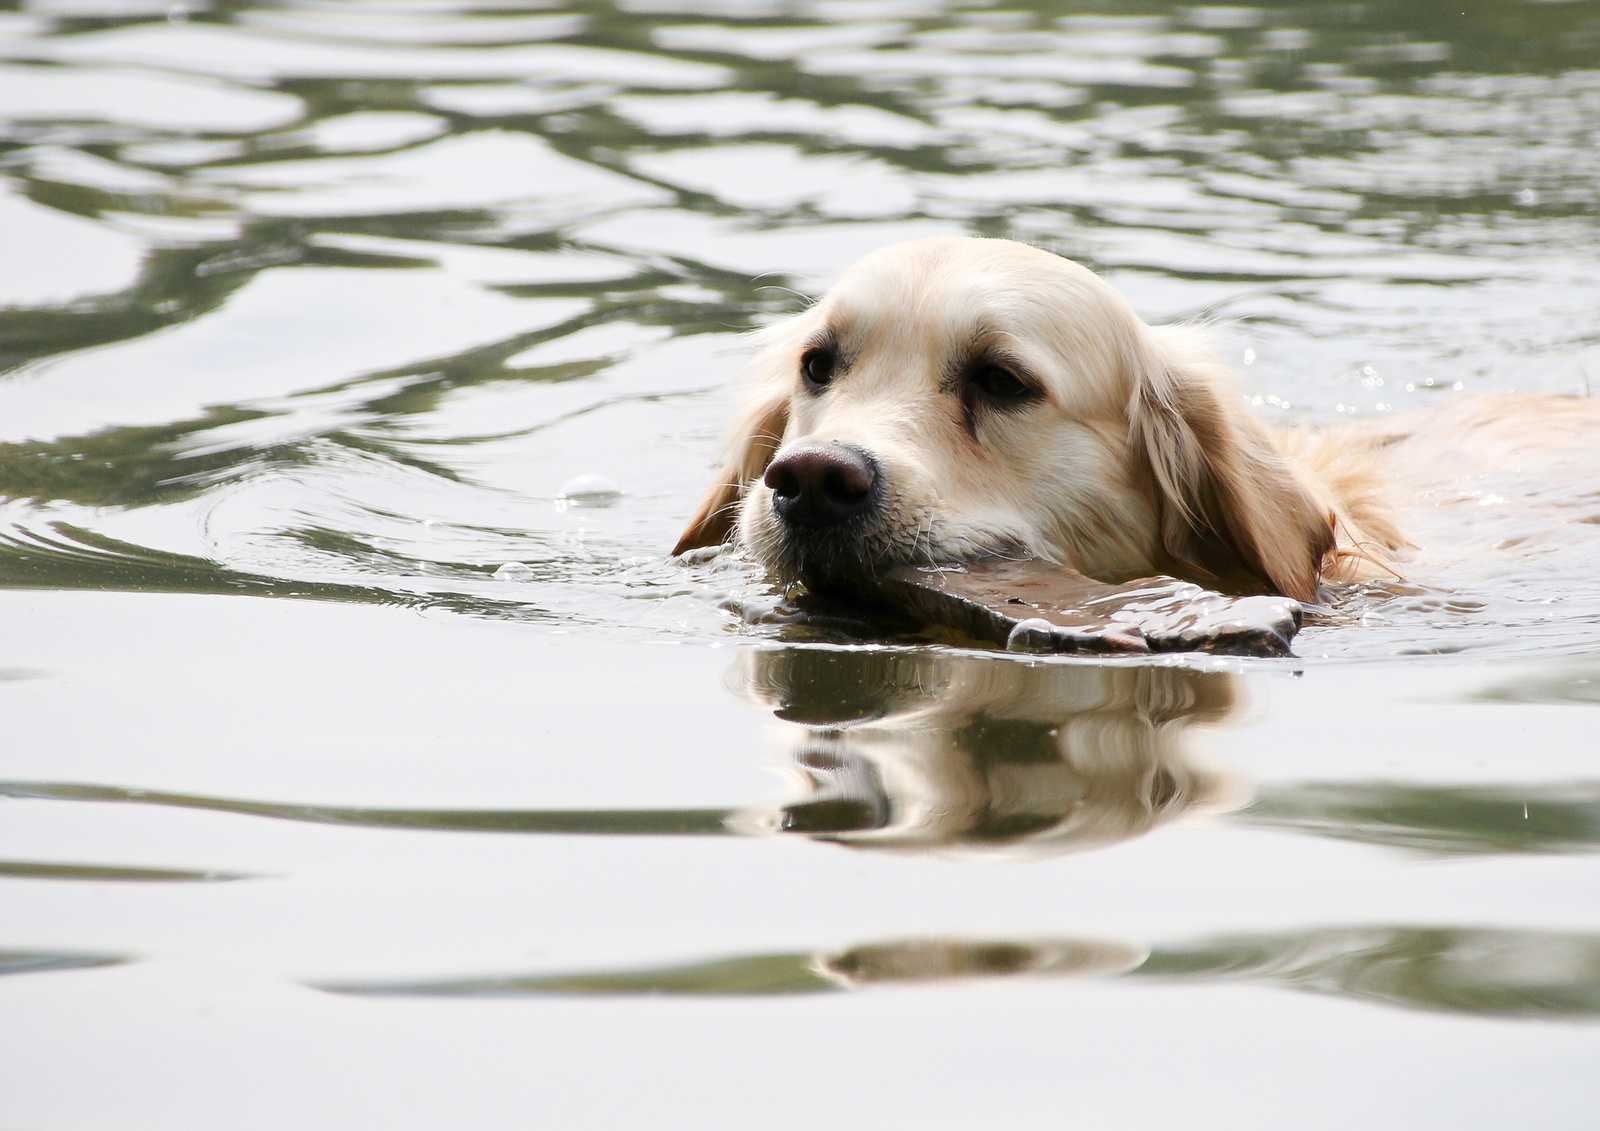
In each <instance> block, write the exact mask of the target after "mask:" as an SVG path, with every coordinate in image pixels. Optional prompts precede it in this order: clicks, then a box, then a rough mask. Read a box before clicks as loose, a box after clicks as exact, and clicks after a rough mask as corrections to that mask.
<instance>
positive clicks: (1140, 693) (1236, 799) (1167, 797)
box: [731, 648, 1245, 858]
mask: <svg viewBox="0 0 1600 1131" xmlns="http://www.w3.org/2000/svg"><path fill="white" fill-rule="evenodd" d="M731 678H732V680H733V682H734V683H735V685H736V690H738V691H739V692H740V693H741V694H743V695H745V696H747V697H749V698H752V699H755V700H757V701H759V702H762V703H765V704H767V705H768V706H770V707H771V708H772V709H773V711H774V713H775V714H776V715H777V716H778V717H779V718H780V719H784V720H786V721H789V722H793V723H797V724H800V725H801V726H802V727H803V728H804V729H803V731H802V732H801V734H800V736H799V739H798V742H797V746H796V749H795V752H794V765H795V769H796V771H797V777H798V779H799V782H800V785H801V788H802V789H803V791H804V793H803V796H801V797H799V798H797V799H796V800H794V801H792V802H790V803H789V804H787V805H784V806H782V807H781V808H778V809H775V810H755V811H747V812H745V813H742V814H740V815H739V816H738V817H736V818H735V821H734V823H735V824H736V826H737V827H739V828H740V829H741V831H746V832H784V833H802V834H805V835H809V836H812V837H816V838H818V839H826V840H836V841H840V842H843V843H847V844H852V845H856V846H859V847H878V848H894V849H907V850H919V851H929V850H931V851H935V852H939V853H942V854H947V855H958V856H991V857H1015V858H1032V857H1043V856H1050V855H1055V854H1059V853H1066V852H1076V851H1082V850H1084V849H1090V848H1097V847H1101V846H1104V845H1109V844H1114V843H1117V842H1118V841H1123V840H1127V839H1130V838H1132V837H1136V836H1139V835H1141V834H1143V833H1145V832H1148V831H1150V830H1151V829H1153V828H1155V827H1157V826H1159V825H1162V824H1166V823H1167V822H1169V821H1172V820H1174V819H1176V818H1178V817H1179V816H1181V815H1183V814H1186V813H1191V812H1195V811H1214V810H1220V809H1226V808H1231V807H1233V806H1235V805H1237V804H1239V803H1241V802H1242V801H1243V800H1244V796H1245V789H1244V786H1243V783H1242V782H1241V780H1240V779H1238V778H1237V777H1236V776H1234V775H1231V774H1228V773H1225V772H1223V771H1221V770H1220V769H1217V768H1215V767H1212V766H1208V765H1205V764H1203V763H1202V762H1200V761H1199V760H1198V759H1196V758H1195V757H1194V756H1193V755H1192V754H1191V753H1189V752H1187V751H1186V750H1185V743H1184V741H1183V732H1184V730H1185V728H1187V727H1189V726H1191V725H1193V724H1196V723H1210V722H1217V721H1219V720H1221V719H1223V718H1224V717H1225V716H1227V715H1228V713H1229V712H1230V711H1231V710H1232V709H1233V705H1234V700H1235V693H1234V686H1233V682H1232V681H1233V679H1234V677H1232V676H1229V675H1225V674H1220V673H1202V672H1194V671H1187V670H1183V669H1177V668H1150V667H1098V666H1088V665H1068V664H1028V663H1024V662H1019V661H1015V660H1009V659H1002V658H997V657H984V656H970V655H968V656H963V655H959V654H949V653H940V652H928V651H890V650H872V649H828V648H781V649H771V650H762V651H753V652H748V653H746V654H745V655H744V656H743V657H742V658H741V661H740V664H739V665H738V666H737V667H736V668H735V669H734V672H733V673H732V676H731Z"/></svg>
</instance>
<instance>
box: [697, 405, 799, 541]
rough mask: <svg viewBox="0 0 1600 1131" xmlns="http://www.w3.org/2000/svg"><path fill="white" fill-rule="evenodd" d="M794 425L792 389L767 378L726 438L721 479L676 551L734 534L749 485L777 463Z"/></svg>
mask: <svg viewBox="0 0 1600 1131" xmlns="http://www.w3.org/2000/svg"><path fill="white" fill-rule="evenodd" d="M788 427H789V389H788V388H787V387H786V386H785V387H782V388H777V387H774V385H773V383H771V382H767V383H766V386H765V388H764V389H763V391H762V394H761V395H760V396H758V397H756V398H754V399H752V400H751V401H750V402H749V403H748V404H747V405H746V406H745V408H744V410H743V411H742V412H741V413H740V414H739V417H738V419H737V420H736V421H735V422H734V425H733V427H732V428H731V429H730V430H729V432H728V438H727V440H726V441H725V448H726V451H727V457H726V459H725V461H724V463H723V465H722V470H721V471H720V472H718V473H717V478H716V480H715V482H713V483H712V484H711V486H710V487H709V488H707V490H706V493H705V495H704V496H703V497H702V498H701V500H700V505H699V506H698V507H696V508H695V512H694V516H693V517H692V518H690V519H689V526H688V528H687V529H686V530H685V531H684V532H683V536H682V537H681V538H679V539H678V544H677V545H676V546H674V547H673V548H672V552H673V553H674V554H681V553H683V552H685V551H686V550H694V549H698V548H699V547H701V546H718V545H721V544H722V543H723V542H726V541H728V540H729V538H730V537H732V535H733V523H734V520H735V519H736V518H737V517H738V513H739V503H740V502H741V501H743V499H744V492H745V488H746V487H747V486H748V485H749V484H750V482H751V481H752V480H754V479H755V478H756V477H757V476H758V475H760V474H761V473H762V472H764V471H766V469H767V464H769V463H771V462H772V455H773V453H774V452H776V451H777V450H778V445H780V444H781V443H783V433H784V431H785V430H786V429H787V428H788Z"/></svg>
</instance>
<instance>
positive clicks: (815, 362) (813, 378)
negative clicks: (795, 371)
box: [800, 349, 838, 389]
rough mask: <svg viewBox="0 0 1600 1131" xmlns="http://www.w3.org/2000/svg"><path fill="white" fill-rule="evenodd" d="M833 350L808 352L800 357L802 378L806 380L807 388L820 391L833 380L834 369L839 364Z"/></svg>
mask: <svg viewBox="0 0 1600 1131" xmlns="http://www.w3.org/2000/svg"><path fill="white" fill-rule="evenodd" d="M837 360H838V359H837V358H835V357H834V354H833V351H832V350H827V349H813V350H807V351H806V352H805V353H804V354H802V355H801V357H800V376H802V377H804V378H805V381H806V387H807V388H810V389H820V388H822V387H823V386H824V385H826V384H827V383H828V382H829V381H832V380H833V369H834V366H835V364H836V363H837Z"/></svg>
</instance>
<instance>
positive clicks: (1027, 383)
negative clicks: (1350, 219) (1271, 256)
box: [674, 237, 1600, 601]
mask: <svg viewBox="0 0 1600 1131" xmlns="http://www.w3.org/2000/svg"><path fill="white" fill-rule="evenodd" d="M758 341H759V349H758V351H757V353H756V355H755V357H754V358H753V360H752V362H751V363H750V366H749V370H748V377H749V380H750V382H751V392H750V398H749V401H748V403H747V404H746V405H745V407H744V408H743V410H742V411H741V413H740V414H739V417H738V419H737V422H736V423H735V426H734V428H733V430H732V434H731V438H730V440H729V443H728V452H727V457H726V462H725V465H724V467H723V469H722V472H721V474H720V475H719V477H718V478H717V480H716V482H715V483H714V484H713V485H712V487H711V489H710V490H709V491H708V492H707V494H706V496H705V498H704V499H703V500H702V502H701V503H700V506H699V508H698V510H697V511H696V513H695V515H694V517H693V519H692V520H691V521H690V523H689V526H688V528H687V530H685V532H684V534H683V537H682V538H681V539H680V540H679V542H678V545H677V547H676V548H675V550H674V553H683V552H684V551H686V550H690V549H693V548H696V547H701V546H708V545H714V544H718V543H722V542H724V541H729V540H737V541H739V542H740V543H742V544H743V546H744V547H745V548H746V549H747V550H748V551H749V552H750V553H751V554H752V555H753V556H754V557H755V558H756V559H757V560H758V561H759V562H761V563H762V564H764V565H765V566H767V567H768V568H769V569H771V570H772V571H773V572H774V573H775V574H776V575H777V576H778V577H779V578H781V579H783V580H784V581H795V580H800V581H804V582H806V583H807V584H808V585H810V586H811V587H813V588H818V587H823V588H825V587H828V586H829V585H831V584H833V583H834V582H835V581H848V579H849V578H850V577H852V576H860V575H862V574H863V573H864V572H867V573H870V572H871V571H873V570H875V569H878V568H881V567H884V566H889V565H899V564H907V563H935V562H948V561H960V560H970V559H973V558H977V557H982V556H985V555H991V554H1000V555H1007V556H1014V555H1018V554H1026V555H1032V556H1035V557H1039V558H1042V559H1045V560H1048V561H1051V562H1055V563H1057V564H1060V565H1064V566H1069V567H1071V568H1073V569H1076V570H1078V571H1080V572H1082V573H1085V574H1088V575H1090V576H1092V577H1096V578H1100V579H1102V580H1118V579H1126V578H1132V577H1138V576H1145V575H1149V574H1153V573H1169V574H1177V575H1179V576H1184V577H1188V578H1191V579H1195V580H1203V581H1206V582H1209V583H1211V584H1213V585H1215V586H1217V587H1225V588H1232V589H1236V590H1256V591H1260V590H1267V591H1272V592H1276V593H1280V594H1283V595H1285V596H1288V597H1293V598H1296V599H1298V600H1302V601H1315V600H1317V599H1318V597H1319V594H1320V592H1321V586H1322V584H1323V583H1325V582H1326V583H1334V584H1348V583H1351V582H1356V581H1361V580H1367V579H1373V578H1379V577H1388V576H1395V575H1396V563H1397V561H1398V560H1399V559H1400V558H1401V557H1402V556H1403V555H1404V553H1405V552H1406V551H1407V550H1408V548H1410V547H1409V543H1408V542H1407V539H1406V537H1405V535H1404V534H1403V533H1402V532H1401V529H1400V526H1399V524H1398V521H1397V514H1398V509H1397V507H1396V505H1395V500H1394V498H1393V495H1392V491H1393V489H1394V487H1393V485H1394V484H1395V482H1396V481H1397V477H1400V478H1406V477H1409V478H1408V485H1411V486H1415V485H1417V484H1420V483H1422V482H1423V481H1426V480H1428V479H1429V477H1430V476H1432V477H1434V478H1437V477H1438V469H1439V467H1440V466H1441V461H1447V460H1452V459H1453V460H1459V458H1460V454H1461V453H1463V452H1467V453H1469V458H1479V459H1481V460H1483V461H1487V463H1499V464H1504V463H1505V461H1506V460H1507V459H1513V458H1517V453H1518V452H1519V451H1523V449H1526V448H1527V446H1528V444H1529V443H1530V442H1532V443H1534V445H1535V446H1537V445H1538V444H1539V443H1542V442H1544V441H1545V440H1546V439H1548V438H1549V437H1550V436H1551V431H1550V426H1549V422H1550V421H1551V420H1555V419H1560V420H1562V421H1565V425H1563V427H1565V431H1564V432H1563V433H1562V435H1563V436H1564V437H1565V439H1566V440H1567V441H1569V442H1570V444H1571V445H1580V446H1581V445H1582V444H1583V443H1586V442H1588V440H1586V439H1584V437H1588V438H1589V439H1592V438H1593V437H1595V436H1597V435H1600V430H1597V429H1596V428H1595V427H1594V426H1595V425H1596V424H1597V423H1600V412H1597V411H1596V409H1597V405H1596V403H1595V402H1589V401H1581V400H1575V399H1572V398H1556V397H1516V398H1509V399H1508V398H1505V397H1492V398H1491V397H1477V398H1458V399H1457V402H1456V403H1454V404H1452V405H1450V406H1448V407H1447V408H1446V409H1445V410H1444V411H1442V412H1436V413H1432V414H1423V416H1422V417H1415V416H1414V417H1405V418H1395V419H1388V420H1382V421H1378V422H1374V423H1370V424H1363V425H1358V426H1347V427H1343V428H1332V429H1323V430H1316V431H1303V432H1296V433H1284V434H1277V435H1275V434H1273V433H1271V432H1270V431H1269V430H1268V429H1267V428H1266V427H1265V426H1263V425H1262V424H1261V422H1260V421H1259V420H1257V419H1256V418H1255V416H1254V415H1253V414H1252V413H1251V412H1250V410H1249V408H1248V407H1247V405H1246V404H1245V402H1244V400H1243V398H1242V397H1241V396H1240V395H1239V392H1238V391H1237V389H1236V387H1235V385H1234V380H1233V375H1232V374H1231V373H1230V371H1229V370H1228V369H1227V368H1226V367H1225V366H1224V365H1223V364H1222V363H1221V362H1219V361H1218V360H1217V358H1216V357H1215V356H1214V355H1213V354H1212V353H1211V352H1210V350H1209V349H1208V348H1207V346H1206V344H1205V341H1204V336H1203V334H1202V333H1201V332H1200V331H1198V330H1196V329H1194V328H1190V327H1182V326H1165V327H1153V326H1149V325H1146V324H1145V323H1144V322H1143V321H1142V320H1141V319H1140V318H1139V317H1138V315H1136V314H1135V313H1134V311H1133V308H1132V307H1131V306H1130V305H1129V304H1128V303H1127V301H1126V300H1124V299H1123V298H1122V296H1121V295H1119V294H1118V293H1117V292H1116V291H1115V290H1114V289H1113V288H1112V287H1111V286H1110V285H1109V284H1107V283H1105V282H1104V281H1102V280H1101V279H1099V278H1098V277H1097V276H1095V275H1094V274H1093V273H1092V272H1090V271H1089V270H1087V269H1086V268H1084V267H1081V266H1079V265H1078V264H1076V263H1073V262H1071V261H1070V260H1067V259H1064V258H1061V257H1060V256H1057V255H1053V254H1051V253H1049V252H1045V251H1042V250H1039V249H1038V248H1034V247H1030V246H1028V245H1026V244H1021V243H1015V242H1011V241H1008V240H997V239H976V238H961V237H954V238H933V239H921V240H914V241H911V242H908V243H902V244H897V245H894V246H891V247H887V248H884V249H882V250H880V251H877V252H874V253H873V254H871V255H869V256H867V257H866V258H865V259H863V260H861V261H860V262H859V263H857V264H856V265H855V266H854V267H852V268H850V270H848V271H847V272H846V273H845V274H844V275H843V277H841V278H840V279H839V281H838V283H837V284H836V285H835V286H834V287H833V288H832V289H831V290H830V291H829V292H828V293H827V295H826V296H825V297H824V298H822V299H821V300H820V301H819V302H818V303H817V304H816V305H815V306H813V307H812V308H811V309H809V310H807V311H805V312H804V313H802V314H799V315H797V316H795V317H793V318H791V319H789V320H787V321H785V322H783V323H781V324H778V325H776V326H773V327H770V328H767V329H765V330H762V331H760V332H759V335H758ZM1512 402H1514V403H1512ZM1567 425H1571V427H1567ZM1580 425H1581V426H1580Z"/></svg>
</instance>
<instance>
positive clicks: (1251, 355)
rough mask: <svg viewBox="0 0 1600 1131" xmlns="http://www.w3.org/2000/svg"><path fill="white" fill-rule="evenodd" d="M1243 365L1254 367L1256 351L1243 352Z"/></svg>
mask: <svg viewBox="0 0 1600 1131" xmlns="http://www.w3.org/2000/svg"><path fill="white" fill-rule="evenodd" d="M1244 363H1245V364H1246V365H1254V364H1255V363H1256V351H1255V350H1245V351H1244Z"/></svg>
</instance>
